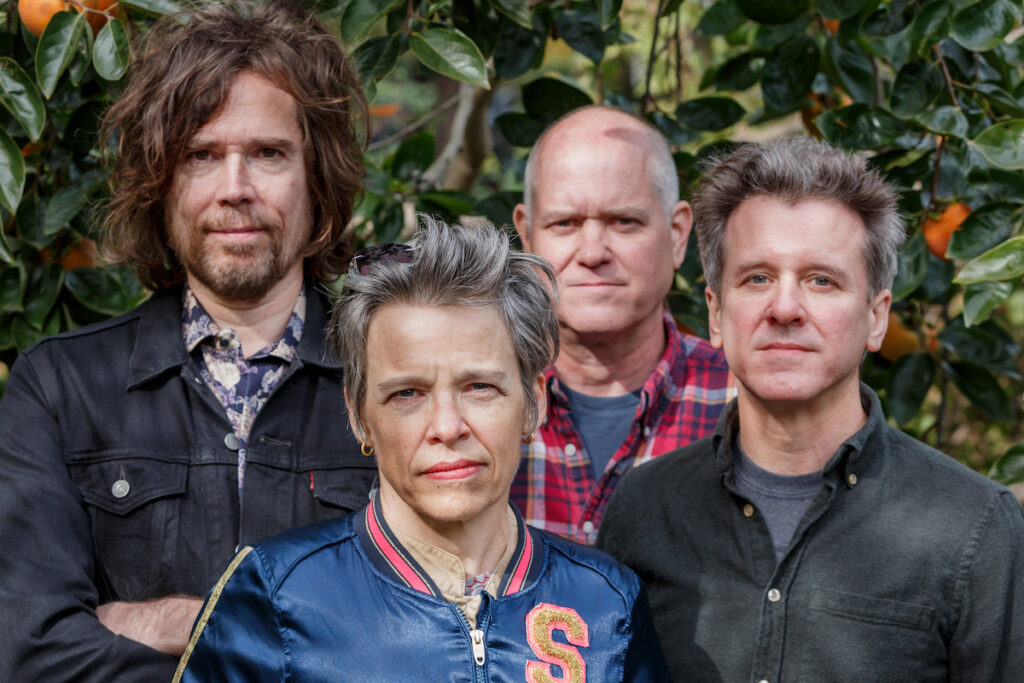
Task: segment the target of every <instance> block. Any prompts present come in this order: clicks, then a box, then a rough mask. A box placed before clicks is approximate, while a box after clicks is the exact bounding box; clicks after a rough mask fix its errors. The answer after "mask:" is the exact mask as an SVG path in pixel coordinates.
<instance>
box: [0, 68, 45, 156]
mask: <svg viewBox="0 0 1024 683" xmlns="http://www.w3.org/2000/svg"><path fill="white" fill-rule="evenodd" d="M0 103H2V104H3V105H4V106H5V107H6V108H7V110H8V111H9V112H11V114H12V115H13V116H14V118H16V119H18V123H20V124H21V127H22V128H24V129H25V133H27V134H28V137H29V138H30V139H31V140H33V141H35V140H38V139H39V136H41V135H42V134H43V126H45V125H46V107H45V106H44V105H43V99H42V98H41V97H40V96H39V90H38V89H37V88H36V84H35V82H33V80H32V77H31V76H29V75H28V74H27V73H25V70H24V69H22V68H21V67H20V66H19V65H18V63H17V62H16V61H14V60H13V59H11V58H10V57H0Z"/></svg>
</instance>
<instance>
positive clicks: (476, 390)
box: [466, 382, 500, 398]
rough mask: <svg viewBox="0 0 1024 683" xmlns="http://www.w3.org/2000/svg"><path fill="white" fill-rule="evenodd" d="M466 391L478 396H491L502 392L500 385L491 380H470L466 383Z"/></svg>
mask: <svg viewBox="0 0 1024 683" xmlns="http://www.w3.org/2000/svg"><path fill="white" fill-rule="evenodd" d="M466 391H467V392H469V394H471V395H472V396H476V397H478V398H489V397H491V396H495V395H497V394H498V393H500V392H499V391H498V387H496V386H494V385H493V384H491V383H490V382H470V383H469V384H468V385H466Z"/></svg>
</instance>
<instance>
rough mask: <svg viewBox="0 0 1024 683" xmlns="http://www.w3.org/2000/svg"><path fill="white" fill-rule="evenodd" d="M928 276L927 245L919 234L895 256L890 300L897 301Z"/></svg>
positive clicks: (908, 241)
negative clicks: (895, 262) (894, 276)
mask: <svg viewBox="0 0 1024 683" xmlns="http://www.w3.org/2000/svg"><path fill="white" fill-rule="evenodd" d="M927 274H928V245H927V243H926V242H925V241H924V236H923V235H921V233H920V232H917V233H915V234H914V236H913V237H911V238H910V239H909V240H907V243H906V244H904V245H903V247H902V248H901V249H900V251H899V254H897V268H896V279H895V280H894V281H893V283H892V300H893V301H899V300H900V299H903V298H904V297H906V296H908V295H909V294H910V293H911V292H913V291H914V290H915V289H917V288H918V286H919V285H920V284H921V283H922V282H923V281H924V278H925V275H927Z"/></svg>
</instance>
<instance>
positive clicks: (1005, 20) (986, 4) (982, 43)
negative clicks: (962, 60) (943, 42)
mask: <svg viewBox="0 0 1024 683" xmlns="http://www.w3.org/2000/svg"><path fill="white" fill-rule="evenodd" d="M1019 20H1020V7H1019V5H1018V4H1014V3H1013V2H1010V1H1009V0H981V2H977V3H974V4H973V5H970V6H968V7H965V8H964V9H962V10H960V11H959V12H957V13H956V14H954V15H953V24H952V30H951V34H952V36H953V40H955V41H956V42H958V43H960V44H961V45H963V46H964V47H965V48H967V49H968V50H973V51H975V52H984V51H986V50H991V49H992V48H994V47H995V46H996V45H998V44H999V43H1000V42H1002V40H1003V38H1005V37H1006V34H1007V33H1009V32H1010V31H1012V30H1013V27H1014V25H1015V24H1016V23H1017V22H1018V21H1019Z"/></svg>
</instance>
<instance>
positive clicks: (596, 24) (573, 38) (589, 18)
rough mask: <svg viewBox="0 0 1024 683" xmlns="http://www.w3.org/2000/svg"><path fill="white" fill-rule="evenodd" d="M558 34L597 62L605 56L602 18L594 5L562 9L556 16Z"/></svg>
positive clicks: (571, 45) (575, 48) (572, 46)
mask: <svg viewBox="0 0 1024 683" xmlns="http://www.w3.org/2000/svg"><path fill="white" fill-rule="evenodd" d="M555 26H557V27H558V35H559V37H561V38H562V40H564V41H565V42H566V43H568V44H569V47H571V48H572V49H574V50H576V52H579V53H580V54H582V55H583V56H585V57H586V58H587V59H589V60H590V61H592V62H593V63H594V64H597V63H599V62H600V61H601V59H602V58H603V57H604V48H605V41H604V31H603V30H602V29H601V18H600V17H599V16H598V14H597V8H596V7H594V6H593V5H586V4H584V5H577V9H571V10H561V11H559V12H558V14H557V15H556V16H555Z"/></svg>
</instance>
